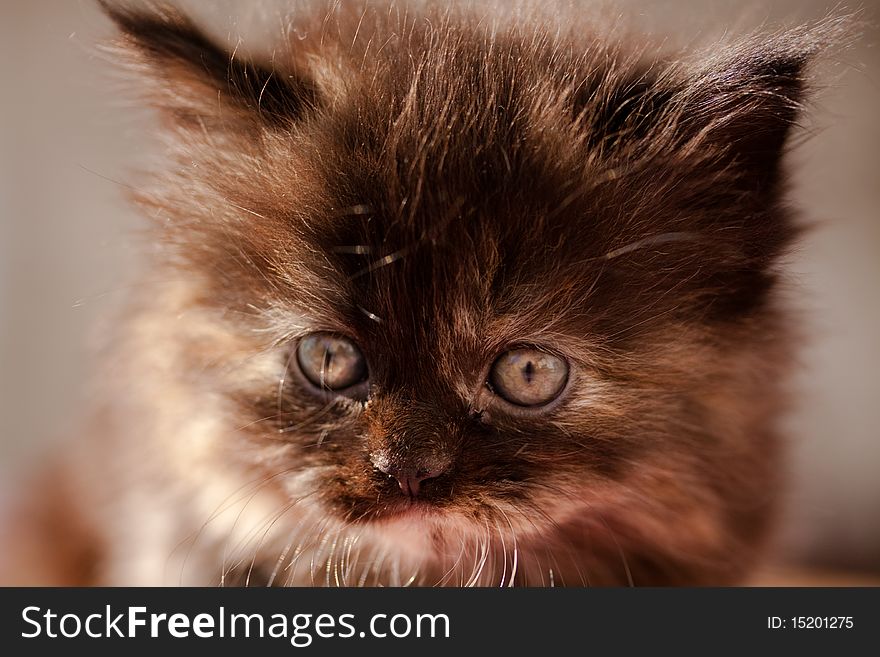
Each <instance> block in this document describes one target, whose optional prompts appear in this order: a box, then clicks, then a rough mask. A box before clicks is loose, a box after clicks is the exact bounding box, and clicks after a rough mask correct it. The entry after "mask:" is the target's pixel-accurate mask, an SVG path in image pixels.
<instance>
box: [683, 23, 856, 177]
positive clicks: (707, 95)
mask: <svg viewBox="0 0 880 657" xmlns="http://www.w3.org/2000/svg"><path fill="white" fill-rule="evenodd" d="M847 25H848V23H847V22H846V20H845V19H832V20H828V21H825V22H824V23H822V24H820V25H818V26H814V27H811V28H804V29H798V30H792V31H788V32H783V33H781V34H777V35H775V36H771V37H769V38H768V37H766V36H765V37H761V38H757V37H756V38H751V39H748V40H746V41H744V42H741V43H739V44H737V45H735V46H732V47H730V48H728V49H725V50H722V51H720V52H719V53H717V54H715V55H714V56H712V57H711V58H710V59H709V60H708V61H705V62H704V63H703V64H702V65H700V66H699V68H697V69H696V70H694V71H691V72H690V73H689V74H688V75H687V78H688V79H687V81H686V83H685V84H684V85H682V87H681V90H680V91H679V92H678V93H677V94H675V96H674V100H673V104H674V112H672V114H671V116H672V117H673V121H674V128H671V129H672V130H674V131H675V132H677V134H678V139H679V140H681V141H680V142H679V143H680V144H681V148H683V149H685V151H687V150H692V151H693V152H694V154H695V155H697V156H700V155H706V154H709V155H710V156H711V155H714V157H715V158H716V160H717V161H719V162H720V163H721V164H722V165H723V166H728V165H733V166H735V167H736V168H738V169H739V172H740V174H741V180H742V181H743V182H745V183H746V184H747V185H748V186H749V188H750V189H751V190H760V189H770V188H772V187H773V184H774V183H775V182H776V180H777V179H778V177H779V176H778V174H779V163H780V159H781V156H782V154H783V151H784V147H785V144H786V141H787V139H788V137H789V134H790V133H791V130H792V128H793V127H794V125H795V124H796V122H797V120H798V118H799V116H800V114H801V110H802V108H803V103H804V99H805V96H806V95H807V92H808V85H807V72H808V69H809V66H810V64H811V63H812V61H813V60H814V59H815V58H816V56H817V55H818V54H819V53H821V52H823V51H825V50H827V49H828V48H829V47H830V46H831V45H833V44H835V43H839V42H840V40H841V38H842V37H843V35H845V34H846V30H847Z"/></svg>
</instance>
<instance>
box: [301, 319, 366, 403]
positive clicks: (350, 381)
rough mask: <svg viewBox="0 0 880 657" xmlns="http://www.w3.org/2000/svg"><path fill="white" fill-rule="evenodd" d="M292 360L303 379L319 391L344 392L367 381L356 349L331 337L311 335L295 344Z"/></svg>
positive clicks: (324, 334) (361, 356) (363, 360)
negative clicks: (296, 364) (303, 376)
mask: <svg viewBox="0 0 880 657" xmlns="http://www.w3.org/2000/svg"><path fill="white" fill-rule="evenodd" d="M296 359H297V362H298V363H299V368H300V370H302V373H303V375H305V377H306V378H307V379H308V380H309V381H310V382H312V383H313V384H314V385H315V386H317V387H318V388H321V389H322V390H344V389H345V388H350V387H351V386H353V385H355V384H356V383H360V382H362V381H364V380H365V379H366V378H367V363H366V360H365V359H364V356H363V354H362V353H361V351H360V349H358V348H357V347H356V346H355V344H354V343H353V342H352V341H351V340H348V339H347V338H342V337H339V336H337V335H333V334H332V333H312V334H311V335H307V336H306V337H304V338H303V339H302V340H300V341H299V346H298V347H297V348H296Z"/></svg>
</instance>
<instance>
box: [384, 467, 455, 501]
mask: <svg viewBox="0 0 880 657" xmlns="http://www.w3.org/2000/svg"><path fill="white" fill-rule="evenodd" d="M375 465H376V469H377V470H379V471H380V472H384V473H385V474H387V475H388V476H389V477H394V478H395V479H396V480H397V483H398V485H399V486H400V490H402V491H403V494H404V495H408V496H409V497H416V496H417V495H418V494H419V489H420V487H421V483H422V482H423V481H426V480H428V479H433V478H435V477H439V476H440V475H442V474H443V473H444V472H445V468H435V469H427V468H424V467H422V468H415V467H411V466H398V465H394V464H392V463H389V462H388V461H384V460H380V461H379V462H378V463H376V464H375Z"/></svg>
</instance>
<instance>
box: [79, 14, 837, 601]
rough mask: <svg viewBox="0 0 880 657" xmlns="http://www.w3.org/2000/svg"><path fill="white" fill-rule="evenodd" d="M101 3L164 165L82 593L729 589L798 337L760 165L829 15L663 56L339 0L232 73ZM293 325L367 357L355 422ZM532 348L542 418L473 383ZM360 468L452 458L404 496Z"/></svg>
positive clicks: (93, 486) (162, 26)
mask: <svg viewBox="0 0 880 657" xmlns="http://www.w3.org/2000/svg"><path fill="white" fill-rule="evenodd" d="M107 11H108V13H109V14H110V16H111V18H112V19H113V20H114V21H115V23H116V25H117V26H118V28H119V30H120V32H121V35H120V37H119V39H118V40H117V41H116V43H115V45H114V46H113V48H112V50H111V52H112V53H113V54H114V56H115V57H118V58H119V59H120V60H121V61H122V62H124V63H125V65H126V66H127V70H129V71H130V73H131V75H132V76H133V79H136V80H137V81H138V83H139V84H140V85H142V86H143V87H144V97H145V98H146V99H147V100H149V102H150V103H152V104H153V105H154V106H155V107H156V108H157V109H158V110H159V112H160V114H161V116H162V118H163V131H162V134H163V136H164V138H165V144H166V146H167V153H168V165H167V167H165V168H164V170H162V171H157V172H154V174H151V177H150V182H148V181H146V180H139V181H138V183H137V187H138V189H139V191H138V192H137V193H136V194H135V195H134V196H135V200H136V201H137V202H138V203H139V204H140V206H141V207H142V208H143V209H144V210H145V212H146V214H147V215H148V216H150V217H153V218H154V219H155V221H154V239H155V243H156V245H157V247H158V254H157V256H156V257H155V260H154V261H153V265H152V266H153V267H154V268H156V270H157V271H159V272H161V276H159V278H163V279H164V280H165V282H164V283H163V284H162V285H161V286H160V287H158V288H156V290H154V291H152V292H151V294H150V295H149V298H144V299H140V300H137V301H135V302H133V306H134V307H135V308H134V309H133V310H132V312H131V314H130V317H129V318H128V319H127V321H126V322H125V325H124V327H123V329H122V330H120V339H119V344H118V345H117V346H116V347H115V350H114V354H116V355H115V360H114V364H113V365H112V366H110V368H109V369H108V373H107V374H106V375H105V378H106V380H107V381H108V388H113V390H112V391H111V390H109V389H108V391H107V392H106V394H105V395H104V397H105V399H106V403H105V404H104V406H103V408H102V410H101V413H100V417H101V418H102V423H103V424H102V429H101V432H100V434H101V436H100V437H99V438H96V439H93V440H92V441H91V442H90V443H89V444H90V447H88V448H87V449H88V450H90V453H91V454H93V455H94V458H93V459H91V460H89V459H85V461H87V462H88V463H89V465H88V466H83V468H81V469H80V472H79V474H78V475H77V476H78V477H79V481H80V486H81V489H82V492H81V494H80V495H79V498H80V504H81V506H82V507H83V508H84V509H86V510H87V513H88V515H89V516H90V517H91V519H92V520H91V526H93V527H100V528H101V532H99V533H100V534H101V537H100V540H101V545H102V546H106V548H105V549H104V551H103V552H102V555H103V556H102V559H101V560H100V561H99V562H97V563H96V564H95V569H94V572H95V578H94V580H93V581H96V582H103V583H117V584H127V583H160V582H162V581H181V582H184V583H202V584H210V583H214V582H217V581H222V582H224V583H250V584H255V583H260V584H265V583H273V584H282V583H291V584H301V583H319V584H320V583H326V584H344V585H348V584H359V583H360V584H380V583H381V584H402V583H407V582H408V581H412V582H415V583H418V584H425V585H430V584H456V585H457V584H496V585H497V584H518V585H519V584H531V585H542V584H543V585H547V584H569V585H581V584H602V585H607V584H628V583H635V584H728V583H734V582H737V581H739V580H740V578H742V577H743V575H744V574H746V573H747V572H748V571H749V569H750V568H751V566H752V564H753V563H754V561H755V558H756V556H757V555H758V554H759V549H760V547H761V546H762V544H763V540H764V538H765V536H766V533H767V530H768V527H769V523H770V520H771V518H772V510H773V506H774V499H775V493H776V490H777V478H778V473H779V470H780V461H779V459H780V455H779V445H778V439H777V436H776V435H775V432H774V429H773V420H774V416H775V415H776V413H777V411H778V409H779V405H780V389H779V381H780V379H781V377H782V375H783V374H784V372H785V369H786V366H787V362H788V358H789V351H790V348H789V344H790V339H789V337H788V330H787V328H786V322H785V318H784V313H783V312H782V311H781V309H780V307H779V303H778V301H777V296H776V294H775V292H774V290H775V287H776V282H777V277H778V272H777V262H778V260H779V257H780V256H781V255H782V254H783V253H784V251H785V249H786V247H787V246H789V244H790V243H791V241H792V240H793V238H794V237H795V234H796V229H795V226H794V224H793V222H792V219H791V217H790V216H789V213H788V211H787V209H786V207H785V205H784V203H783V201H782V192H783V190H784V180H785V178H784V174H783V170H782V167H781V155H782V153H783V148H784V145H785V144H786V141H787V139H788V136H789V133H790V131H791V129H792V126H793V125H794V123H795V121H796V119H797V116H798V111H799V107H800V105H801V103H802V101H803V96H804V93H805V86H806V83H805V80H806V77H805V70H806V67H807V65H808V64H809V62H810V60H811V58H813V56H814V55H815V54H816V53H817V52H818V51H819V50H820V49H821V48H823V47H824V46H825V45H826V43H827V42H828V41H829V40H830V39H833V37H834V35H835V33H836V31H837V30H838V26H837V23H836V22H834V21H829V22H826V23H825V24H823V25H820V26H817V27H813V28H810V29H800V30H792V31H787V32H782V33H777V34H773V35H769V36H768V35H763V36H761V37H754V38H749V39H744V40H741V41H739V42H737V43H733V44H728V45H723V46H717V47H715V48H714V49H713V51H712V52H713V54H711V55H707V54H705V53H703V54H701V55H698V56H697V55H694V56H685V57H683V56H676V57H670V58H669V59H663V58H660V57H659V56H658V55H656V54H655V53H654V52H653V51H652V50H651V49H650V48H648V47H646V46H641V47H639V48H634V47H632V46H629V45H627V44H626V42H625V40H622V39H621V40H619V39H618V38H617V37H614V36H608V37H607V38H604V37H603V35H602V33H601V32H600V31H598V30H600V29H601V28H600V27H597V26H595V25H585V24H583V22H582V21H578V20H576V17H563V18H547V17H542V15H539V13H538V12H535V13H534V15H530V17H528V18H520V19H518V20H515V19H514V18H513V17H511V16H502V15H493V14H492V13H491V12H490V13H488V14H486V15H482V16H476V15H472V14H469V13H468V12H466V11H464V10H461V11H459V10H456V9H448V8H447V9H438V8H431V7H430V6H429V7H427V8H416V7H413V6H410V7H406V6H404V5H393V6H391V7H390V8H387V7H386V8H384V9H369V10H362V9H361V8H360V6H359V5H357V6H356V5H353V4H345V3H344V4H343V6H342V8H338V9H336V10H334V11H333V12H331V14H329V15H328V14H327V13H326V12H325V11H324V10H321V11H316V12H312V13H311V14H310V15H309V14H304V15H299V16H296V17H294V19H293V20H292V23H291V25H292V27H291V29H290V30H289V31H288V34H287V35H286V36H285V38H284V39H282V40H280V41H279V43H278V44H277V49H276V50H275V51H274V57H273V58H271V59H268V58H267V59H264V60H257V61H251V60H246V59H244V58H242V57H241V56H239V55H237V54H236V55H234V56H232V57H231V58H230V55H229V54H228V52H227V51H226V50H225V49H223V48H220V47H219V46H217V45H216V44H215V43H214V42H213V41H212V40H211V39H210V38H209V37H208V36H206V35H205V34H204V33H203V32H202V31H201V30H200V29H199V28H198V27H197V26H196V25H194V24H193V23H192V22H191V21H190V20H189V19H188V18H186V17H184V16H182V15H181V14H179V13H177V12H176V11H174V10H172V9H169V8H167V7H154V8H150V9H146V10H128V9H123V8H120V7H119V6H118V5H116V4H110V5H108V6H107ZM559 25H570V26H571V27H570V29H564V28H560V27H559ZM314 330H326V331H332V332H335V333H339V334H343V335H346V336H349V337H350V338H352V339H353V340H354V341H355V342H356V343H357V344H358V345H359V346H360V348H361V349H362V351H363V353H364V354H365V356H366V358H367V361H368V364H369V373H370V395H369V401H368V402H367V403H365V404H363V403H361V402H359V401H356V400H338V401H333V400H328V399H325V398H321V397H319V396H315V395H312V394H310V393H308V391H307V390H306V389H305V388H304V386H303V384H302V382H301V381H300V380H299V379H298V378H297V376H296V375H295V374H294V373H292V372H291V358H292V349H293V348H294V346H295V344H296V342H297V340H298V339H299V338H300V337H301V336H303V335H305V334H307V333H308V332H310V331H314ZM520 345H532V346H536V347H540V348H541V349H544V350H546V351H549V352H551V353H554V354H557V355H559V356H561V357H563V358H564V359H566V360H567V362H568V363H569V364H570V367H571V374H570V380H569V383H568V387H567V389H566V391H565V392H564V393H563V395H562V396H561V397H560V398H559V399H558V400H557V402H554V403H553V404H551V405H550V406H549V407H547V408H546V409H544V410H542V411H540V412H539V411H533V410H523V409H519V410H517V409H514V408H511V407H509V406H505V405H503V404H501V403H499V402H498V401H497V399H495V398H494V397H493V395H492V393H491V391H490V390H489V389H488V388H487V387H486V386H485V381H486V378H487V369H486V368H487V367H488V366H489V364H491V363H492V361H493V360H494V359H495V357H497V355H498V354H500V353H502V352H504V351H505V350H507V349H509V348H510V347H511V346H520ZM377 451H381V452H382V453H385V454H389V455H390V456H391V457H392V458H413V456H412V455H413V454H415V455H420V456H419V457H420V458H422V457H423V458H426V459H442V460H443V461H444V462H450V463H451V464H452V465H451V468H450V469H449V470H448V472H446V473H445V474H443V475H442V476H440V477H438V478H436V479H432V480H430V481H428V482H425V486H424V490H423V491H422V495H421V496H420V498H419V502H418V503H416V502H413V501H411V500H409V499H408V498H406V497H405V496H403V495H402V494H401V493H400V491H399V490H398V489H397V486H396V484H395V483H394V481H393V480H391V479H390V478H389V477H388V476H387V475H385V474H383V473H382V472H379V471H378V470H377V469H376V468H375V467H374V466H373V464H372V463H371V454H374V453H376V452H377ZM96 462H97V463H102V462H106V463H112V464H113V467H110V468H105V469H103V470H102V468H100V467H99V466H98V465H95V463H96ZM89 468H94V469H95V471H102V475H101V476H100V477H97V479H99V481H95V479H96V477H94V476H89V475H84V474H83V472H85V471H88V469H89ZM224 505H225V506H224ZM257 507H258V508H259V509H260V510H261V512H260V513H254V509H255V508H257ZM229 508H232V509H233V511H231V512H230V511H228V509H229ZM224 514H225V515H224ZM249 517H250V518H251V519H250V520H242V519H243V518H249ZM237 523H242V526H241V527H238V526H237ZM148 527H149V528H150V529H149V531H148V530H147V528H148ZM157 536H158V537H160V538H161V540H159V539H158V538H157ZM147 537H149V538H147ZM162 564H164V566H163V565H162Z"/></svg>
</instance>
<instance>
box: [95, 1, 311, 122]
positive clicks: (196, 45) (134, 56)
mask: <svg viewBox="0 0 880 657" xmlns="http://www.w3.org/2000/svg"><path fill="white" fill-rule="evenodd" d="M98 2H99V4H100V5H101V7H102V8H103V10H104V12H105V13H106V14H107V16H109V17H110V19H111V20H112V21H113V22H114V23H115V24H116V26H117V27H118V29H119V31H120V32H121V36H120V38H118V39H117V40H116V41H115V42H114V44H113V45H112V46H111V50H112V52H113V53H114V54H116V55H117V56H118V57H120V59H122V61H123V62H124V63H125V64H126V65H127V66H128V67H129V69H131V70H132V71H133V72H135V73H137V74H138V75H140V76H141V77H142V78H143V79H144V80H145V81H146V82H147V83H148V84H149V85H150V92H151V98H152V99H153V100H154V103H155V104H156V105H157V106H158V107H159V109H160V110H162V111H163V112H165V113H167V114H168V115H170V117H171V118H172V119H174V120H175V121H176V122H178V123H179V124H181V125H183V126H192V127H198V128H200V129H201V128H203V127H204V126H205V125H206V124H207V125H212V124H214V125H216V124H218V123H223V124H228V123H229V122H230V121H234V122H236V123H241V122H249V123H251V124H252V125H255V126H259V125H263V126H267V127H286V126H289V125H291V124H292V123H294V122H295V121H297V120H298V119H300V118H301V117H302V116H303V115H304V114H305V113H307V112H308V111H309V110H311V109H313V108H314V107H316V106H317V104H318V100H319V99H318V93H317V90H316V88H315V86H314V84H313V83H312V82H311V81H310V80H308V79H307V78H306V77H305V76H303V75H300V74H298V73H296V72H295V71H282V70H277V69H276V68H275V67H274V66H273V65H262V64H258V63H255V62H253V61H245V60H242V59H241V58H239V57H236V56H235V53H234V52H233V53H231V54H230V53H229V52H227V51H226V50H225V49H224V48H222V47H220V46H218V45H217V44H216V43H214V42H213V41H212V40H211V39H210V38H209V37H208V36H207V35H206V34H205V33H204V31H202V30H201V29H199V28H198V27H197V26H196V25H195V24H194V23H193V21H192V20H191V19H190V18H189V17H187V16H185V15H184V14H182V13H181V12H180V11H178V10H177V9H176V8H174V7H172V6H170V5H167V4H159V3H148V4H146V5H138V6H136V7H131V6H123V5H120V4H118V3H117V2H113V1H111V0H98Z"/></svg>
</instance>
